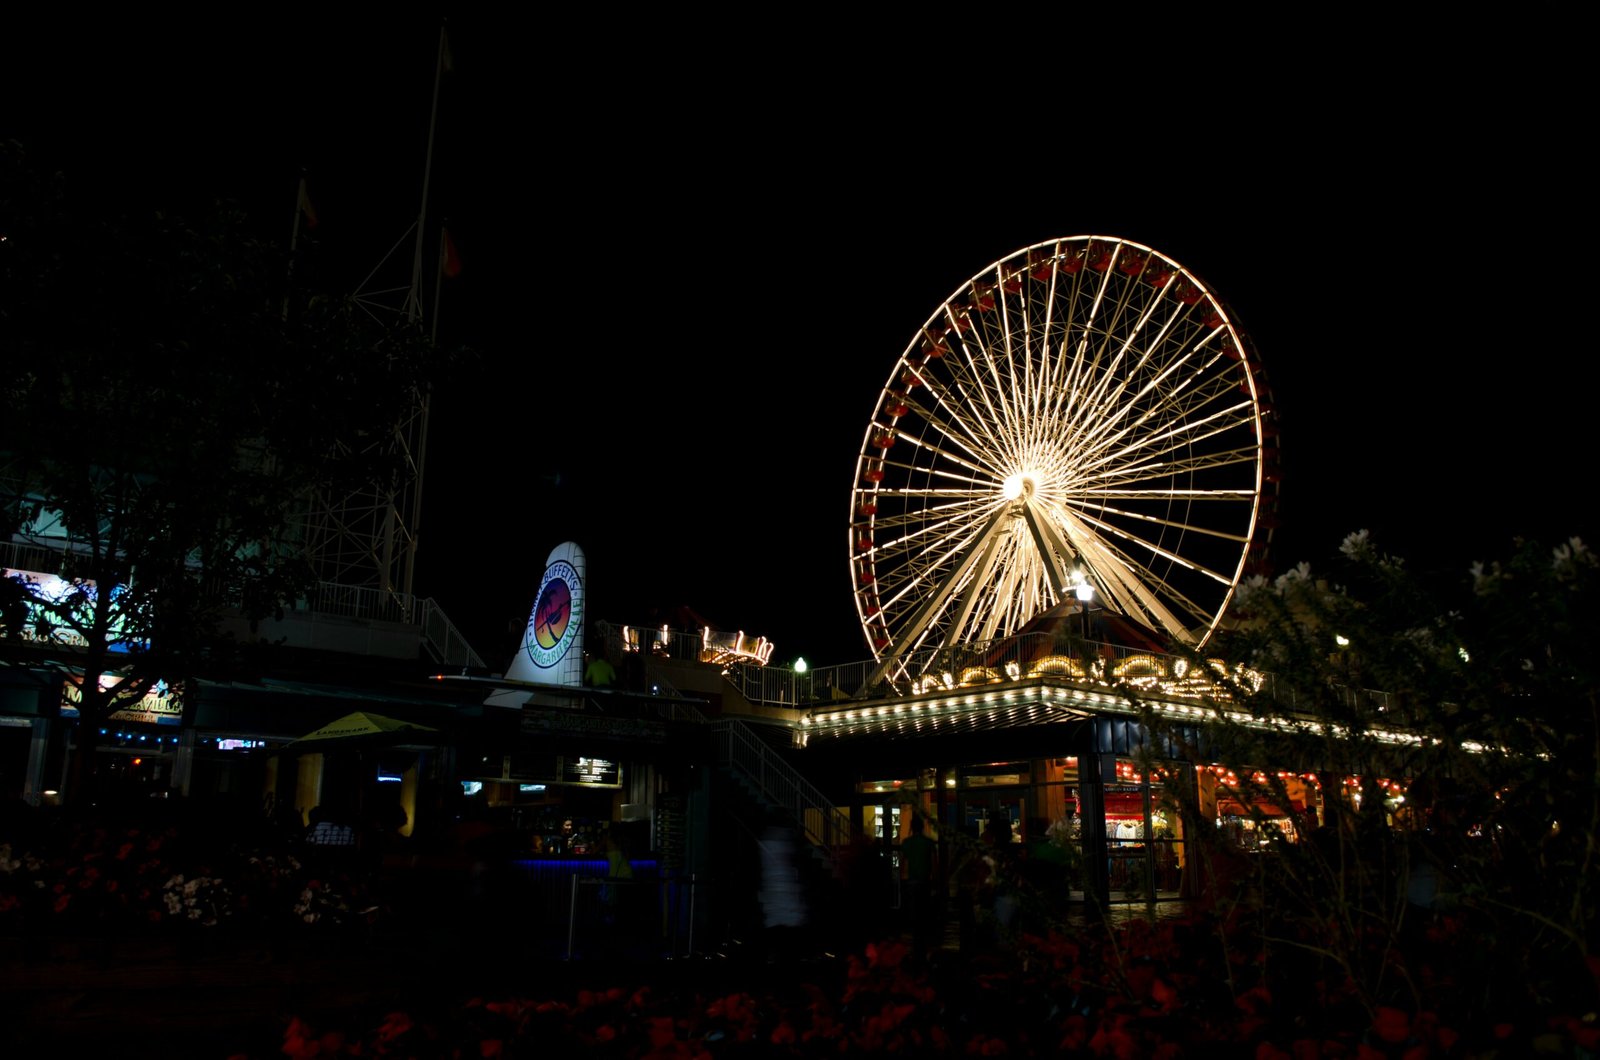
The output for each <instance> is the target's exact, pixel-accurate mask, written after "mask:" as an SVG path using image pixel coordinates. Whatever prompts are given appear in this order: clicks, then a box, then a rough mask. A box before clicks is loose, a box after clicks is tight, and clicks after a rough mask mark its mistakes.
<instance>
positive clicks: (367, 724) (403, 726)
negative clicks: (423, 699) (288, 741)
mask: <svg viewBox="0 0 1600 1060" xmlns="http://www.w3.org/2000/svg"><path fill="white" fill-rule="evenodd" d="M438 731H439V730H437V729H435V728H433V727H432V726H431V725H418V724H417V723H416V722H411V721H401V720H399V719H398V718H390V717H387V716H385V715H383V714H373V713H371V712H370V711H365V710H358V711H356V712H355V713H354V714H346V715H345V716H344V717H342V718H338V719H336V720H334V721H330V722H328V724H326V725H324V726H323V727H322V728H320V729H318V730H316V731H315V732H309V733H306V734H305V735H304V736H302V737H300V738H299V739H298V740H296V741H295V743H296V744H307V743H328V742H334V741H341V740H356V739H361V738H363V737H364V738H367V739H374V740H376V739H381V738H384V737H404V736H408V735H411V734H413V733H425V732H438Z"/></svg>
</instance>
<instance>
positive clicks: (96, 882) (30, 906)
mask: <svg viewBox="0 0 1600 1060" xmlns="http://www.w3.org/2000/svg"><path fill="white" fill-rule="evenodd" d="M40 820H41V821H43V820H45V819H44V818H40ZM52 823H54V822H52ZM22 831H23V832H24V834H23V835H21V836H15V837H4V836H0V933H3V934H8V935H14V936H57V937H60V936H89V935H93V936H102V937H104V936H118V935H127V934H132V933H138V934H149V933H150V932H161V931H165V930H170V929H177V930H186V931H187V930H202V929H203V930H216V929H220V928H224V927H227V928H228V929H229V930H232V931H247V932H257V933H266V934H269V935H270V934H271V933H273V932H276V931H279V930H281V929H282V928H285V927H292V926H296V925H298V926H300V927H301V928H305V927H306V926H307V925H314V926H315V928H314V929H315V930H319V931H320V930H327V929H329V928H332V927H336V926H350V925H361V926H365V925H367V924H370V923H371V921H372V919H373V918H374V917H375V916H376V915H377V913H378V912H379V910H380V909H381V908H382V903H381V902H380V901H378V900H377V899H376V898H375V897H374V895H373V892H372V885H371V883H370V882H369V881H368V880H366V879H364V878H363V877H362V876H361V875H360V874H359V873H358V872H356V871H353V869H347V870H342V871H341V870H335V869H334V868H333V867H331V866H328V865H319V866H316V867H315V868H314V867H313V866H310V865H307V864H305V863H304V862H302V861H301V860H300V858H298V857H297V856H295V854H294V853H292V852H291V851H290V850H289V849H287V848H285V847H283V846H282V844H281V843H280V844H274V843H273V842H272V841H271V839H270V838H266V837H257V838H258V839H260V840H261V841H260V843H259V844H251V845H248V846H247V845H242V844H231V843H230V844H217V843H209V842H196V841H195V840H194V839H193V835H194V834H196V833H195V830H192V829H191V830H185V829H183V828H180V827H178V826H177V825H176V824H172V825H166V826H160V827H149V826H145V825H124V826H120V827H119V826H113V825H109V824H106V823H104V822H98V821H73V820H70V819H69V820H67V821H65V822H62V823H61V826H60V827H54V826H52V827H35V828H31V829H23V830H22Z"/></svg>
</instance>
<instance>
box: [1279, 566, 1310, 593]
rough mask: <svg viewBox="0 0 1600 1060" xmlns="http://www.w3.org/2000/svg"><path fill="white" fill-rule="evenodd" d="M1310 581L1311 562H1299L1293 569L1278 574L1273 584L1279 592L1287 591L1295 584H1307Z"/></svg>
mask: <svg viewBox="0 0 1600 1060" xmlns="http://www.w3.org/2000/svg"><path fill="white" fill-rule="evenodd" d="M1310 583H1311V564H1309V563H1301V564H1300V565H1299V566H1297V567H1295V568H1294V569H1292V570H1287V571H1284V572H1283V573H1282V574H1280V575H1278V580H1277V582H1275V583H1274V584H1275V586H1276V588H1277V590H1278V591H1279V592H1280V593H1281V592H1287V591H1288V590H1290V589H1292V588H1294V587H1295V586H1297V585H1309V584H1310Z"/></svg>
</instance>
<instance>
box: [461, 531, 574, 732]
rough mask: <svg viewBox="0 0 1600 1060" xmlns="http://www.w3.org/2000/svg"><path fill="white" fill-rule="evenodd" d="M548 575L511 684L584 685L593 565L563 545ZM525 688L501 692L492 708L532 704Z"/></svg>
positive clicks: (549, 560) (509, 675) (509, 672)
mask: <svg viewBox="0 0 1600 1060" xmlns="http://www.w3.org/2000/svg"><path fill="white" fill-rule="evenodd" d="M544 562H545V565H544V575H543V577H541V578H540V579H539V591H538V593H537V594H536V595H535V596H534V598H533V610H532V611H531V612H529V614H528V625H527V627H526V628H525V629H524V630H523V631H522V647H521V648H520V649H519V650H518V652H517V654H516V655H515V656H513V657H512V659H511V664H510V665H509V666H507V667H506V680H508V681H526V682H529V683H530V684H541V685H566V686H568V687H570V688H581V687H582V686H583V665H584V662H583V623H584V618H585V609H584V586H583V582H584V579H585V578H586V577H587V576H588V561H587V560H586V559H585V557H584V554H583V549H581V548H579V547H578V546H577V545H576V544H574V543H573V542H571V541H564V542H562V543H561V544H559V545H557V546H556V547H555V548H553V549H551V550H550V555H549V556H548V557H546V558H545V561H544ZM529 698H530V696H529V694H528V693H527V692H523V691H521V690H520V689H507V690H504V691H500V692H496V693H494V694H493V695H491V696H490V697H489V698H488V699H486V700H485V701H484V702H485V703H486V704H487V705H489V706H502V707H519V706H522V705H524V704H526V703H527V702H528V701H529Z"/></svg>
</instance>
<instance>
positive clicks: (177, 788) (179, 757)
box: [168, 726, 199, 799]
mask: <svg viewBox="0 0 1600 1060" xmlns="http://www.w3.org/2000/svg"><path fill="white" fill-rule="evenodd" d="M198 743H199V737H198V735H197V734H196V733H195V731H194V729H193V728H191V727H189V726H184V728H183V730H182V731H181V732H179V733H178V747H177V750H175V751H174V752H173V753H172V777H171V780H170V783H169V785H168V786H169V787H171V788H172V790H173V791H174V792H176V793H177V794H178V795H180V796H182V797H183V798H186V799H187V798H188V797H189V788H190V786H191V785H192V784H193V782H194V749H195V746H196V744H198Z"/></svg>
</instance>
